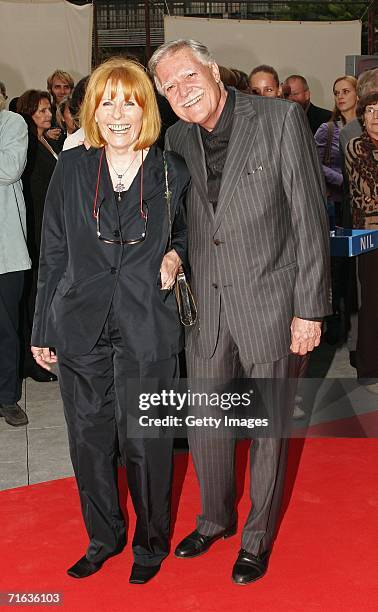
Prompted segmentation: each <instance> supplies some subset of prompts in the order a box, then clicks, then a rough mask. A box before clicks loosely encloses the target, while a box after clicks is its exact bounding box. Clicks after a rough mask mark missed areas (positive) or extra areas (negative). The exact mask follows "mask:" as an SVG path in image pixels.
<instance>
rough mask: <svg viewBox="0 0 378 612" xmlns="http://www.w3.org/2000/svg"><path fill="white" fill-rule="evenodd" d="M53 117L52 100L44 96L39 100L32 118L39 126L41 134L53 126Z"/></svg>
mask: <svg viewBox="0 0 378 612" xmlns="http://www.w3.org/2000/svg"><path fill="white" fill-rule="evenodd" d="M51 117H52V115H51V104H50V100H47V98H42V100H40V101H39V104H38V108H37V110H36V111H35V113H34V115H32V119H33V121H34V123H35V124H36V126H37V130H38V133H39V134H41V133H42V132H44V131H45V130H48V129H49V128H51Z"/></svg>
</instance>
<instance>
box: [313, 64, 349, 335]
mask: <svg viewBox="0 0 378 612" xmlns="http://www.w3.org/2000/svg"><path fill="white" fill-rule="evenodd" d="M356 88H357V79H355V77H353V76H348V75H345V76H340V77H338V78H337V79H336V80H335V82H334V84H333V89H332V90H333V95H334V98H335V105H334V108H333V112H332V117H331V119H330V121H328V122H327V123H322V125H321V126H320V127H319V128H318V130H317V132H316V133H315V143H316V146H317V149H318V153H319V157H320V161H321V164H322V168H323V173H324V178H325V182H326V187H327V207H328V216H329V222H330V229H331V230H334V229H335V226H336V225H341V220H342V208H341V205H342V199H343V171H342V160H341V155H340V146H339V136H340V130H341V128H342V127H344V125H346V124H347V123H349V122H350V121H352V120H353V119H354V118H355V117H356V106H357V91H356ZM331 272H332V306H333V314H332V315H330V316H329V317H327V319H326V331H325V334H324V339H325V340H326V341H327V342H328V343H329V344H337V342H339V340H341V339H342V333H343V332H342V330H341V302H342V300H344V303H345V302H346V301H347V300H348V297H347V268H346V262H345V258H342V257H333V258H332V261H331Z"/></svg>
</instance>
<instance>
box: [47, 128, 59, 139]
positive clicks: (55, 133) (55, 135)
mask: <svg viewBox="0 0 378 612" xmlns="http://www.w3.org/2000/svg"><path fill="white" fill-rule="evenodd" d="M61 133H62V130H61V129H60V128H50V129H49V130H46V132H45V135H46V136H47V138H48V139H49V140H59V138H60V135H61Z"/></svg>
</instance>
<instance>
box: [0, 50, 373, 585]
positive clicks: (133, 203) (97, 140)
mask: <svg viewBox="0 0 378 612" xmlns="http://www.w3.org/2000/svg"><path fill="white" fill-rule="evenodd" d="M149 70H150V74H148V73H147V72H146V71H145V70H144V68H143V67H142V66H141V65H140V64H138V63H136V62H135V61H133V60H132V59H122V58H117V59H113V60H109V61H108V62H105V63H104V64H102V65H100V66H99V67H97V68H96V69H95V70H94V71H93V73H92V74H91V75H90V76H89V77H85V78H83V79H82V80H81V81H79V83H77V85H76V87H75V86H74V81H73V79H72V77H71V75H70V74H69V73H67V72H65V71H63V70H56V71H55V72H54V73H53V74H52V75H51V76H50V77H48V79H47V89H46V90H38V89H29V90H27V91H25V92H24V93H21V94H20V96H19V97H18V98H17V99H13V100H12V101H11V103H10V105H9V106H10V108H11V109H12V110H11V111H7V110H5V106H6V100H7V93H6V86H5V84H4V83H2V82H0V92H1V93H0V202H1V204H2V205H3V206H4V213H3V215H4V217H3V218H4V223H2V224H1V225H0V336H1V337H2V338H3V337H4V338H5V342H4V343H2V346H1V350H0V416H2V417H4V418H5V420H6V422H7V423H8V424H10V425H12V426H20V425H25V424H27V422H28V417H27V414H26V413H25V412H24V411H23V410H22V408H21V407H20V406H19V404H18V401H19V399H20V397H21V379H22V376H23V377H27V376H30V377H32V378H33V379H34V380H36V381H38V382H46V383H47V382H51V381H54V380H56V379H57V377H56V375H55V374H54V373H53V372H52V370H51V365H52V364H55V363H56V362H58V363H59V383H60V389H61V394H62V399H63V406H64V412H65V418H66V422H67V426H68V433H69V446H70V452H71V459H72V463H73V467H74V471H75V476H76V479H77V483H78V488H79V491H80V498H81V505H82V509H83V518H84V521H85V523H86V527H87V532H88V535H89V540H90V542H89V546H88V548H87V551H86V554H85V555H84V556H82V557H81V558H80V559H79V560H78V561H77V562H76V563H75V564H74V565H73V566H72V567H70V568H69V569H68V570H67V572H68V574H69V575H70V576H71V577H74V578H86V577H88V576H90V575H91V574H93V573H95V572H97V571H99V570H100V569H101V567H102V565H103V564H104V562H106V561H107V559H108V558H109V557H112V556H113V555H117V554H119V553H120V552H121V551H122V549H123V548H124V546H125V541H126V537H125V536H126V534H125V523H124V520H123V516H122V512H121V508H120V507H119V495H118V485H117V457H118V453H120V455H121V456H122V459H123V461H124V463H125V464H126V468H127V473H128V481H129V488H130V491H131V495H132V499H133V503H134V508H135V511H136V515H137V527H136V532H135V535H134V540H133V552H134V564H133V567H132V570H131V575H130V579H129V582H131V583H133V584H144V583H146V582H148V581H149V580H150V579H152V578H153V577H154V576H155V575H156V574H157V573H158V572H159V570H160V566H161V563H162V561H163V559H165V557H166V556H167V554H168V552H169V531H170V490H171V484H172V478H171V469H172V448H173V440H168V439H166V438H165V436H163V437H159V436H156V437H154V438H151V437H150V436H149V434H147V435H146V437H145V438H143V437H142V438H141V439H139V438H138V436H135V435H133V430H132V428H131V425H130V421H129V419H128V417H129V416H130V414H131V415H132V413H133V408H135V406H137V404H138V402H137V395H136V394H135V393H137V392H135V389H134V392H133V388H132V385H130V377H131V378H135V377H137V378H138V380H139V381H142V382H143V384H145V381H146V380H148V381H149V383H150V384H155V385H156V389H155V387H153V390H156V391H159V390H160V389H161V387H162V386H164V382H163V379H164V381H165V383H166V382H167V381H168V386H170V382H171V381H174V380H176V379H177V378H178V376H179V353H180V351H181V350H182V348H183V346H184V338H183V327H182V325H181V322H183V321H182V319H181V322H180V318H179V309H178V308H177V303H176V296H175V293H174V286H175V282H176V278H177V275H178V273H179V272H180V275H181V274H183V269H185V268H186V269H188V267H190V268H191V272H192V278H191V282H192V288H193V293H194V296H195V299H196V301H197V307H198V318H199V320H200V325H199V324H197V327H192V328H191V329H190V330H189V332H188V334H187V335H186V359H187V366H188V378H189V379H194V380H199V379H202V378H205V379H206V380H208V381H210V382H209V384H210V385H215V383H214V381H215V380H216V379H217V378H218V377H223V380H225V381H226V382H228V381H229V380H234V379H238V378H243V377H247V378H251V379H252V378H253V379H256V380H257V379H274V380H275V381H277V380H278V381H279V380H280V381H282V380H287V379H288V378H297V377H299V376H303V375H305V373H306V368H307V365H308V356H309V354H310V353H311V351H312V350H313V349H314V348H315V347H317V346H318V345H319V343H320V339H321V334H322V322H323V319H324V317H325V318H326V322H325V325H324V330H323V337H324V340H325V341H327V342H328V343H330V344H336V343H338V342H341V341H344V340H345V339H346V336H347V334H348V333H349V336H350V338H349V341H350V344H349V348H350V355H351V356H350V359H351V364H352V365H354V366H355V367H356V368H357V377H358V379H359V382H360V383H361V384H363V385H365V387H366V389H367V390H368V391H370V392H372V393H378V352H377V349H376V347H377V342H378V318H377V316H376V313H377V310H378V288H377V284H376V282H375V273H376V270H377V265H378V250H373V251H370V252H367V253H365V254H363V255H361V256H360V257H359V258H358V262H357V270H356V268H355V265H353V264H355V262H353V264H352V263H351V262H350V261H349V260H347V259H346V258H333V259H332V265H331V267H330V265H329V231H330V232H331V233H332V232H334V231H335V228H336V226H338V225H341V224H343V225H345V226H346V227H351V228H357V229H378V68H376V69H373V70H370V71H367V72H366V73H364V74H362V75H360V76H359V78H358V79H356V78H355V77H353V76H350V75H340V76H337V78H335V81H334V83H333V86H332V93H333V96H334V108H333V109H332V110H328V109H324V108H320V107H317V106H315V105H314V104H313V102H311V91H310V87H309V84H308V81H307V79H306V78H305V77H304V76H303V75H300V74H291V75H289V76H287V78H286V79H285V80H283V81H282V80H281V79H280V78H279V76H278V73H277V71H276V70H275V69H274V67H272V66H269V65H267V64H261V65H259V66H256V67H255V68H253V69H252V70H251V71H250V74H249V75H247V74H246V73H245V72H243V71H241V70H238V69H235V68H227V67H222V66H220V67H218V65H217V64H216V62H215V61H214V59H213V57H212V55H211V53H210V51H209V50H208V49H207V47H205V46H204V45H202V44H201V43H199V42H197V41H193V40H179V41H172V42H170V43H166V44H165V45H163V46H162V47H160V48H159V49H158V50H157V51H155V53H154V54H153V56H152V58H151V60H150V63H149ZM154 86H155V88H156V90H154ZM253 96H255V98H253ZM264 98H267V99H266V100H264ZM272 98H275V99H274V100H273V99H272ZM280 98H281V99H282V100H279V99H280ZM168 103H169V104H168ZM175 113H176V114H175ZM168 127H169V128H170V129H169V131H168V132H167V135H166V138H165V150H164V152H163V151H162V150H161V148H160V147H161V146H163V145H164V133H165V131H166V130H167V128H168ZM256 128H257V129H256ZM159 133H160V137H159ZM346 134H347V135H348V137H346ZM75 147H76V148H75ZM63 149H66V150H67V149H74V150H71V151H68V152H67V153H66V152H64V153H62V154H61V152H62V150H63ZM268 160H269V162H270V163H266V161H268ZM198 162H199V163H198ZM201 163H202V165H201ZM245 168H246V171H245V173H244V174H243V171H244V169H245ZM325 194H326V198H325ZM92 198H93V202H92ZM88 202H90V205H88ZM122 202H124V205H123V204H122ZM186 213H187V214H186ZM327 217H328V224H327ZM216 221H217V222H216ZM270 233H272V235H273V240H272V241H271V243H270V244H269V245H268V246H267V248H266V249H265V245H266V244H267V242H268V241H267V239H266V237H267V236H270ZM248 258H249V259H250V260H251V261H248ZM249 264H250V265H249ZM330 277H331V280H332V300H331V298H330V291H329V288H330V282H329V281H330ZM218 283H219V284H218ZM220 283H222V285H221V286H220ZM356 313H357V314H356ZM180 314H181V313H180ZM355 314H356V316H354V315H355ZM33 320H34V323H33ZM32 323H33V330H32ZM292 358H293V359H292ZM293 364H294V367H293ZM151 381H152V382H151ZM211 381H213V382H211ZM270 382H272V381H271V380H270ZM214 388H216V387H214ZM273 388H274V386H272V389H273ZM137 391H139V388H138V390H137ZM268 396H269V398H270V399H269V398H268V400H267V403H269V407H270V408H271V409H272V410H273V412H272V418H270V417H269V419H268V421H269V422H270V421H271V422H272V423H274V420H276V421H278V424H279V429H278V432H276V435H269V436H267V437H266V438H264V437H257V438H256V439H254V441H253V444H252V445H251V461H250V473H251V483H253V484H252V486H251V491H250V495H251V510H250V513H249V515H248V518H247V521H246V523H245V526H244V529H243V534H242V542H241V544H242V548H241V549H240V551H239V553H238V557H237V560H236V562H235V564H234V567H233V570H232V580H233V582H234V583H235V584H239V585H246V584H249V583H251V582H254V581H256V580H258V579H260V578H261V577H262V576H264V574H265V573H266V571H267V567H268V561H269V556H270V554H271V550H272V545H273V541H274V537H275V533H276V528H277V522H278V517H279V512H280V507H281V501H282V494H283V489H284V480H285V470H286V461H287V447H288V440H287V437H286V436H285V435H283V431H284V429H283V428H282V427H281V426H282V425H283V423H284V422H285V423H286V420H287V419H290V417H291V414H292V410H291V409H290V407H288V404H289V403H290V402H287V401H286V400H287V398H286V395H285V394H280V397H279V398H275V396H274V394H273V395H272V394H271V389H269V391H268ZM276 400H277V401H276ZM208 408H209V406H207V407H206V408H204V409H203V408H202V407H200V411H199V414H202V412H201V410H205V411H206V410H207V409H208ZM215 408H216V409H218V410H219V408H220V406H216V407H215ZM275 408H277V410H274V409H275ZM289 413H290V414H289ZM206 414H207V413H206ZM298 416H299V417H300V416H301V415H300V414H299V415H298V414H297V417H298ZM188 439H189V444H190V450H191V453H192V457H193V462H194V464H195V468H196V472H197V476H198V479H199V481H200V488H201V501H202V515H200V516H198V517H197V526H196V529H195V530H194V531H193V532H191V533H190V534H189V535H187V536H186V537H185V538H184V539H183V540H182V541H181V542H180V543H179V545H178V546H177V547H176V550H175V555H176V557H178V558H194V557H197V556H199V555H201V554H203V553H205V552H207V550H208V549H209V548H210V547H211V546H212V545H213V544H214V543H215V542H216V541H217V540H219V539H220V538H223V537H224V538H225V537H229V536H231V535H233V534H235V532H236V529H237V524H236V515H235V508H234V505H235V504H234V502H235V491H236V489H235V469H234V451H235V444H236V437H235V436H234V437H233V436H232V435H230V436H228V435H227V436H224V438H222V437H220V438H212V439H209V437H208V436H207V433H205V434H203V432H202V431H201V428H200V427H198V428H194V429H193V430H190V431H188ZM147 509H148V510H147Z"/></svg>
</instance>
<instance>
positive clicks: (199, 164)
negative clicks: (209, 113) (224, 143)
mask: <svg viewBox="0 0 378 612" xmlns="http://www.w3.org/2000/svg"><path fill="white" fill-rule="evenodd" d="M185 160H186V163H187V166H188V169H189V172H190V175H191V177H192V182H193V184H194V185H195V187H196V189H197V191H198V193H199V196H200V199H201V201H202V203H203V205H204V207H205V210H206V213H207V215H208V217H209V219H210V221H211V222H213V221H214V211H213V207H212V205H211V204H210V202H209V198H208V194H207V171H206V162H205V152H204V150H203V144H202V138H201V133H200V130H199V127H198V125H191V126H190V129H189V130H188V139H187V152H186V154H185Z"/></svg>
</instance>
